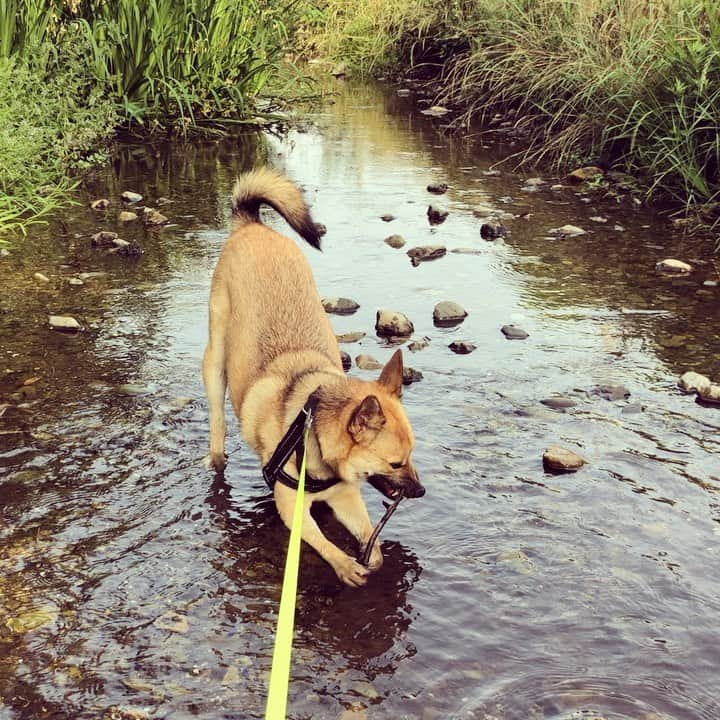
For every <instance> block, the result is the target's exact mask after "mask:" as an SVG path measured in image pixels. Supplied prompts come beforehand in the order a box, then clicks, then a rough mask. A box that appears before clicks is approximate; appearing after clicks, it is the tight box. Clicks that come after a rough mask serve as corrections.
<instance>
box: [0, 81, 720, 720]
mask: <svg viewBox="0 0 720 720" xmlns="http://www.w3.org/2000/svg"><path fill="white" fill-rule="evenodd" d="M413 105H414V103H413V98H410V100H409V101H398V100H397V99H394V98H388V97H386V96H384V95H383V94H382V93H381V92H379V91H378V90H375V89H372V88H367V87H353V88H350V89H349V90H348V91H346V92H343V93H341V94H340V96H339V97H338V98H337V101H336V103H335V104H334V105H328V106H327V107H325V108H324V109H323V110H322V111H320V112H318V113H316V114H315V115H314V116H313V121H314V124H313V125H309V126H307V127H305V128H302V129H301V130H295V131H292V132H291V133H290V134H289V136H288V137H286V138H284V139H277V138H274V137H271V136H253V135H247V136H242V137H240V138H237V139H235V140H232V141H223V142H219V143H194V144H193V145H192V146H190V147H188V146H180V145H176V146H162V145H159V146H140V145H131V144H128V145H123V146H122V147H121V148H120V150H119V153H118V157H117V159H116V162H115V164H114V166H113V168H112V169H110V170H108V171H107V172H106V173H100V174H99V175H98V177H97V178H96V179H95V180H94V181H93V183H91V187H90V190H89V195H90V196H91V197H99V196H103V195H106V196H108V197H110V198H113V199H114V198H117V197H118V195H119V193H120V192H121V191H122V190H125V189H132V190H136V191H139V192H140V193H142V194H143V195H144V196H145V197H146V198H148V199H149V200H150V201H152V202H153V203H155V202H156V201H157V199H158V198H159V197H161V196H162V197H166V198H168V199H169V200H170V201H171V202H170V203H168V204H166V205H163V207H162V211H163V212H164V213H165V214H167V215H168V216H169V217H170V218H171V220H172V223H173V225H172V226H170V227H168V228H166V229H164V230H163V231H160V232H146V231H144V230H143V229H142V228H140V227H139V226H135V225H129V226H127V227H125V228H120V232H121V234H122V236H123V237H125V238H126V239H137V240H138V241H139V242H140V243H141V245H142V246H143V247H144V249H145V255H144V256H143V257H142V258H140V259H135V260H134V259H129V258H126V259H123V258H118V257H113V256H109V255H107V254H106V253H105V251H102V250H93V249H91V248H90V246H89V235H90V234H91V233H92V232H95V231H97V230H98V229H103V228H106V229H118V226H117V223H116V220H115V218H116V216H117V212H118V206H117V205H116V204H115V205H113V206H112V207H111V209H110V210H109V211H108V213H107V215H102V214H99V215H98V214H95V213H93V212H91V211H90V210H89V209H87V208H86V207H84V206H80V207H78V208H75V209H74V210H73V211H72V212H69V213H67V214H66V215H65V216H64V217H62V218H57V219H55V220H54V221H53V222H52V224H51V225H50V227H49V228H48V230H47V231H33V233H32V234H31V235H30V237H28V239H27V240H26V241H25V242H24V243H22V244H20V245H18V246H17V247H16V248H15V249H12V251H11V253H10V255H9V256H8V257H5V258H3V259H2V260H0V262H2V266H1V267H2V274H3V290H2V297H1V299H0V347H1V350H0V352H1V355H0V358H1V361H2V362H1V364H0V371H1V372H2V376H1V377H0V383H1V384H0V392H1V393H2V396H1V397H2V413H3V415H2V417H1V418H0V424H1V427H0V429H1V430H2V432H3V434H2V435H0V567H1V569H2V574H1V575H0V616H1V619H0V718H3V719H5V718H8V719H13V720H14V719H16V718H17V719H19V718H49V717H52V718H98V717H107V718H109V717H121V718H124V717H149V718H155V717H157V718H186V717H204V718H257V717H262V716H263V710H264V693H265V688H266V683H267V674H268V670H269V666H270V658H271V653H272V644H273V629H274V622H275V618H276V608H277V603H278V598H279V593H280V584H281V579H282V564H283V559H284V548H285V543H286V540H287V532H286V531H285V530H284V528H283V526H282V524H281V523H280V521H279V520H278V518H277V516H276V513H275V510H274V507H273V504H272V502H271V500H270V498H269V496H268V493H267V492H266V490H265V487H264V485H263V483H262V480H261V477H260V473H259V468H258V464H257V461H256V460H255V458H254V457H253V456H252V455H251V453H249V452H248V451H247V450H246V449H245V448H242V447H241V445H240V442H239V437H238V434H237V428H236V425H235V424H234V423H233V424H231V431H230V440H229V450H230V463H229V466H228V471H227V473H226V477H225V479H224V481H218V480H214V479H213V477H212V476H211V475H210V474H209V473H208V472H207V471H206V470H205V469H204V468H203V466H202V463H201V458H202V456H203V455H204V453H205V449H206V443H207V420H206V415H207V410H206V405H205V400H204V397H203V389H202V383H201V378H200V372H199V364H200V358H201V355H202V351H203V344H204V341H205V337H206V329H205V325H206V307H205V304H206V297H207V293H208V286H209V279H210V274H211V271H212V267H213V264H214V261H215V259H216V258H217V255H218V252H219V250H220V248H221V246H222V243H223V240H224V238H225V235H226V228H227V225H228V196H229V193H230V189H231V183H232V178H233V177H234V175H235V174H236V173H237V172H239V171H240V170H242V169H243V168H246V167H250V166H252V165H253V164H255V163H257V162H262V161H266V160H269V161H270V162H272V163H273V164H275V165H277V166H279V167H281V168H283V169H285V170H286V171H287V172H288V173H289V174H290V175H291V176H292V177H294V178H295V179H297V180H298V181H299V182H300V183H302V184H303V185H304V187H305V188H306V191H307V195H308V197H309V199H310V200H311V202H312V203H313V206H314V213H315V215H316V218H317V220H319V221H322V222H323V223H325V224H326V225H327V227H328V234H327V236H326V238H325V245H324V247H325V250H324V252H323V253H322V254H320V253H317V252H314V251H310V250H308V251H307V254H308V256H309V258H310V260H311V262H312V265H313V267H314V269H315V274H316V277H317V282H318V285H319V287H320V289H321V293H322V294H323V295H325V296H337V295H343V296H349V297H352V298H354V299H355V300H357V301H358V302H359V303H360V305H361V308H360V310H359V311H358V312H357V313H356V314H355V315H353V316H350V317H342V318H337V320H336V323H335V325H336V328H337V330H338V332H346V331H354V330H360V331H365V332H366V333H367V336H366V338H365V339H363V340H362V341H361V342H360V343H357V344H354V345H346V346H344V348H345V349H346V350H348V351H349V352H350V353H351V355H353V357H354V356H355V355H357V354H359V353H361V352H363V353H369V354H372V355H374V356H375V357H377V358H378V359H381V360H385V359H387V358H388V357H389V356H390V354H391V352H392V348H390V347H387V346H385V345H384V344H383V343H382V342H380V341H379V340H378V339H377V338H376V337H375V335H374V331H373V324H374V316H375V311H376V310H377V309H378V308H380V307H389V308H392V309H397V310H401V311H403V312H405V313H406V314H407V315H409V316H410V318H411V319H412V320H413V322H414V323H415V339H422V338H423V337H427V338H429V339H430V343H429V345H428V346H427V347H426V348H425V349H423V350H421V351H419V352H417V353H411V352H406V354H405V355H406V363H407V364H408V365H411V366H412V367H414V368H416V369H418V370H420V371H422V373H423V375H424V378H423V380H422V381H421V382H420V383H417V384H414V385H412V386H410V387H409V388H407V390H406V393H405V402H406V405H407V409H408V413H409V415H410V417H411V418H412V420H413V422H414V425H415V428H416V434H417V438H418V447H417V451H416V455H417V464H418V466H419V468H420V469H421V472H422V476H423V478H424V481H425V484H426V486H427V489H428V494H427V495H426V496H425V497H424V498H423V499H421V500H417V501H408V502H407V503H404V504H403V505H401V506H400V509H399V511H398V512H397V513H396V514H395V516H394V517H393V519H392V521H391V522H390V523H389V525H388V527H387V528H386V530H385V532H384V534H383V538H384V539H383V543H382V548H383V552H384V555H385V565H384V566H383V568H382V569H381V570H380V571H379V572H378V573H377V574H376V575H375V576H373V577H372V579H371V582H370V583H369V585H368V586H367V587H366V588H365V589H363V590H360V591H355V590H350V589H347V588H344V587H341V586H340V585H339V584H338V582H337V581H336V579H335V577H334V575H333V573H332V571H331V570H330V569H329V568H328V567H327V566H325V565H324V563H323V562H322V561H320V560H319V559H318V558H317V557H316V556H315V554H314V553H313V552H312V551H311V550H307V549H306V550H305V551H304V553H303V566H302V573H301V579H300V594H299V610H298V617H297V634H296V643H295V654H294V665H293V681H292V686H291V693H290V717H292V718H298V719H299V718H340V717H344V718H349V717H358V718H365V717H367V718H371V719H372V718H393V719H394V718H417V719H423V720H433V719H435V718H477V719H478V720H480V719H486V720H490V719H492V720H516V719H517V720H521V719H522V720H525V719H527V718H532V719H533V720H541V719H547V720H551V719H558V720H560V719H562V720H581V719H582V718H604V719H606V720H630V719H632V720H670V719H673V720H701V719H703V720H715V719H716V718H717V717H719V716H720V682H719V681H718V676H717V668H718V667H719V666H720V649H719V648H720V645H719V644H718V629H717V628H718V618H719V617H720V599H719V598H720V581H718V577H720V550H719V549H718V542H719V540H720V537H719V536H720V525H719V523H720V460H719V459H718V451H719V450H720V441H719V439H718V430H719V429H720V411H718V410H717V409H714V408H711V407H703V406H701V405H699V404H697V403H695V402H694V400H693V398H691V397H688V396H683V395H681V394H679V392H678V391H677V390H676V382H677V377H678V375H679V374H680V373H682V372H684V371H685V370H687V369H694V370H698V371H700V372H704V373H706V374H709V375H712V376H714V377H715V378H716V379H717V378H720V361H719V360H718V358H719V357H720V334H718V325H717V318H718V309H719V307H720V289H719V288H717V287H713V286H707V285H704V284H703V283H704V282H705V281H706V280H711V281H712V280H717V279H718V275H717V271H716V269H715V267H714V266H713V264H712V262H711V255H710V254H709V249H708V248H706V247H703V246H701V245H698V244H694V243H693V242H692V241H689V240H685V239H683V238H682V237H681V236H679V235H675V234H673V233H672V232H671V231H670V230H668V226H667V225H666V224H665V223H663V222H661V221H660V220H659V219H658V218H656V217H653V216H652V215H650V214H648V213H647V212H646V211H645V210H643V209H640V208H638V207H636V206H635V205H634V204H633V203H632V202H631V201H630V200H629V199H627V198H626V199H624V200H622V201H621V202H615V201H605V202H602V201H598V200H597V199H596V197H595V196H590V197H589V201H587V200H588V198H584V197H582V194H578V193H577V191H574V190H571V189H566V190H562V191H558V190H550V189H549V188H544V189H540V190H539V191H538V192H534V193H529V192H523V191H522V190H521V188H522V186H523V180H524V177H522V176H520V175H517V174H513V173H512V172H510V171H509V170H507V169H503V171H502V174H501V175H500V176H492V175H487V174H485V173H484V171H487V170H488V169H489V168H490V165H491V164H492V162H493V160H494V159H495V158H496V155H497V153H499V152H501V151H500V150H498V149H497V148H494V147H483V142H484V143H485V145H486V146H487V142H485V141H481V140H480V139H478V138H465V139H462V140H460V139H457V138H456V139H453V138H449V137H445V136H444V135H443V134H442V133H439V132H438V131H437V128H436V126H435V125H434V124H433V122H432V121H429V120H427V119H425V118H422V117H421V116H419V115H418V114H417V113H416V112H415V111H414V110H413ZM433 180H437V181H445V182H447V183H449V184H450V185H451V189H450V191H449V192H448V194H447V195H446V196H444V197H443V198H440V199H437V198H432V197H431V196H429V195H428V193H427V192H426V190H425V186H426V185H427V183H428V182H430V181H433ZM430 201H434V202H438V203H440V204H443V205H445V206H446V207H447V208H448V209H449V210H450V215H449V217H448V219H447V221H446V222H445V223H444V224H442V225H440V226H437V227H434V228H433V227H431V226H430V225H429V224H428V222H427V219H426V217H425V211H426V207H427V204H428V202H430ZM483 206H487V207H490V208H492V209H496V210H498V209H499V210H503V211H506V212H510V213H513V214H515V215H520V214H524V213H529V214H530V215H529V217H527V218H518V219H508V220H507V221H506V224H507V225H508V227H509V228H510V229H511V231H512V234H511V235H510V236H509V237H508V238H507V239H505V240H504V241H496V242H492V243H490V242H486V241H483V240H481V238H480V234H479V225H480V220H479V219H478V218H477V217H475V216H474V215H473V212H472V211H473V210H477V209H478V208H480V207H483ZM383 213H391V214H393V215H394V216H395V217H396V219H395V220H393V221H392V222H389V223H386V222H383V221H382V220H380V219H379V216H380V215H382V214H383ZM597 216H602V217H605V218H607V219H608V222H607V223H599V222H594V221H592V220H590V218H591V217H597ZM273 222H275V223H277V225H278V227H281V226H282V223H281V222H280V221H278V220H273ZM566 223H573V224H575V225H580V226H582V227H584V228H585V229H587V230H588V231H589V233H588V234H587V235H585V236H582V237H579V238H574V239H566V240H557V239H550V238H549V237H548V234H547V231H548V230H549V229H550V228H553V227H558V226H561V225H564V224H566ZM618 227H620V228H621V229H618ZM393 233H399V234H402V235H403V236H404V237H405V238H406V239H407V240H408V246H407V247H411V246H413V245H416V244H435V243H439V244H443V245H445V246H447V248H448V249H450V250H451V249H457V248H465V249H469V250H472V251H473V253H452V252H449V253H448V254H447V255H446V256H445V257H443V258H441V259H439V260H436V261H434V262H430V263H423V264H421V265H419V266H418V267H412V266H411V264H410V262H409V260H408V258H407V256H406V255H405V250H404V249H403V250H394V249H391V248H390V247H388V246H387V245H385V244H384V243H383V239H384V238H385V237H386V236H388V235H390V234H393ZM407 247H406V249H407ZM667 256H671V257H672V256H675V257H680V258H681V259H685V260H688V261H690V262H692V263H693V264H694V265H695V266H696V271H695V272H694V273H693V274H692V275H691V276H690V277H689V278H687V279H683V280H677V279H675V280H667V279H663V278H661V277H658V276H657V275H655V273H654V271H653V268H654V264H655V262H656V261H657V260H660V259H662V258H663V257H667ZM38 271H39V272H43V273H44V274H46V275H47V276H48V277H49V278H50V283H47V284H44V283H39V282H37V281H36V280H34V279H33V277H32V276H33V273H35V272H38ZM83 272H97V273H104V275H101V276H97V277H93V278H89V279H86V280H85V283H84V284H83V285H70V284H69V283H68V280H69V279H70V278H72V277H77V276H78V274H79V273H83ZM446 299H447V300H454V301H456V302H459V303H461V304H462V305H464V306H465V308H466V309H467V310H468V312H469V316H468V317H467V319H466V320H465V322H464V323H463V324H462V325H460V326H459V327H456V328H452V329H438V328H436V327H434V325H433V322H432V310H433V307H434V305H435V303H436V302H438V301H440V300H446ZM48 313H52V314H71V315H73V316H75V317H76V318H77V319H78V320H79V321H80V322H81V323H82V324H83V326H84V327H85V331H84V332H82V333H79V334H77V335H73V336H69V335H63V334H59V333H55V332H52V331H50V330H48V329H47V328H46V316H47V314H48ZM508 323H514V324H516V325H519V326H521V327H522V328H523V329H524V330H526V331H527V332H528V333H529V338H528V339H527V340H524V341H508V340H506V339H505V338H504V336H503V335H502V334H501V333H500V327H501V326H502V325H505V324H508ZM453 340H466V341H469V342H472V343H474V344H475V345H477V349H476V350H475V351H474V352H473V353H472V354H470V355H464V356H461V355H455V354H453V353H452V352H451V351H450V350H449V349H448V347H447V346H448V344H449V343H450V342H452V341H453ZM353 372H355V373H357V374H358V375H361V376H365V375H366V374H367V373H364V372H363V371H359V370H357V369H354V370H353ZM599 385H623V386H624V387H625V388H626V389H627V390H628V391H629V392H630V393H631V394H630V396H629V397H628V398H622V399H618V400H607V399H605V398H604V397H602V396H600V395H598V394H596V393H595V392H594V389H595V388H596V387H597V386H599ZM554 395H562V396H564V397H567V398H570V399H572V400H573V401H574V402H575V403H576V404H575V405H574V406H573V407H571V408H569V409H568V410H566V411H565V412H558V411H554V410H552V409H550V408H548V407H546V406H544V405H543V404H541V403H540V401H541V400H543V399H546V398H548V397H551V396H554ZM555 443H557V444H561V445H563V446H565V447H568V448H570V449H575V450H576V451H577V452H579V453H580V454H581V455H582V456H583V457H585V458H586V459H587V460H588V465H587V466H586V467H585V468H583V469H582V470H581V471H580V472H578V473H577V474H574V475H564V476H562V475H550V474H546V473H545V472H544V471H543V467H542V461H541V457H542V453H543V450H544V449H545V447H547V446H548V445H550V444H555ZM367 500H368V504H369V507H370V510H371V513H372V514H373V515H374V516H375V517H378V516H379V515H380V512H381V510H382V508H381V505H380V499H379V497H378V496H377V494H376V493H374V491H373V490H372V489H369V490H368V492H367ZM320 522H321V523H322V525H323V527H324V528H325V529H326V530H327V532H328V533H330V534H331V535H332V536H333V537H334V538H336V539H337V541H338V542H340V543H342V544H344V545H345V546H346V547H347V548H348V549H351V548H352V543H350V542H349V541H348V538H347V537H345V536H344V535H343V533H342V532H341V531H340V530H339V529H338V528H337V526H336V525H334V523H333V520H332V518H331V517H329V516H328V515H327V513H320ZM123 713H124V714H123ZM130 713H135V714H134V715H131V714H130Z"/></svg>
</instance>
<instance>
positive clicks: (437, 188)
mask: <svg viewBox="0 0 720 720" xmlns="http://www.w3.org/2000/svg"><path fill="white" fill-rule="evenodd" d="M427 191H428V192H429V193H433V195H443V194H444V193H446V192H447V191H448V184H447V183H430V184H429V185H428V186H427Z"/></svg>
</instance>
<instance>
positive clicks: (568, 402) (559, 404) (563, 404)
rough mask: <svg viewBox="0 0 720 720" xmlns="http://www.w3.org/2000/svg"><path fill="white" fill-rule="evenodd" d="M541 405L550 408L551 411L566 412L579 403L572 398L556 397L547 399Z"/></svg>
mask: <svg viewBox="0 0 720 720" xmlns="http://www.w3.org/2000/svg"><path fill="white" fill-rule="evenodd" d="M540 403H541V404H542V405H544V406H545V407H549V408H550V409H551V410H559V411H561V412H565V410H567V409H568V408H571V407H575V406H576V405H577V403H576V402H575V401H574V400H572V399H571V398H567V397H562V396H556V397H551V398H545V399H544V400H541V401H540Z"/></svg>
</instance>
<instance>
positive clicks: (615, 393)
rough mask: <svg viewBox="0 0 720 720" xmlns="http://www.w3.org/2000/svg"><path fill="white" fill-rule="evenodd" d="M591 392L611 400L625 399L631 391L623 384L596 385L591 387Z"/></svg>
mask: <svg viewBox="0 0 720 720" xmlns="http://www.w3.org/2000/svg"><path fill="white" fill-rule="evenodd" d="M593 394H594V395H599V396H600V397H601V398H605V400H611V401H612V400H625V399H627V398H629V397H630V394H631V393H630V391H629V390H628V389H627V388H626V387H625V386H624V385H598V386H597V387H595V388H594V389H593Z"/></svg>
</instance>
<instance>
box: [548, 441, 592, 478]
mask: <svg viewBox="0 0 720 720" xmlns="http://www.w3.org/2000/svg"><path fill="white" fill-rule="evenodd" d="M585 464H586V461H585V459H584V458H582V457H580V455H578V454H577V453H576V452H573V451H572V450H568V449H567V448H564V447H560V445H551V446H550V447H549V448H547V450H545V452H544V453H543V465H544V466H545V469H549V470H555V471H559V472H575V471H576V470H579V469H580V468H581V467H582V466H583V465H585Z"/></svg>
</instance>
